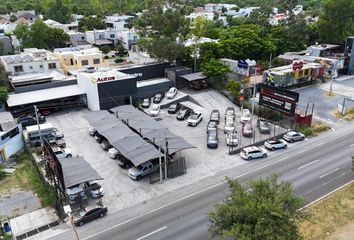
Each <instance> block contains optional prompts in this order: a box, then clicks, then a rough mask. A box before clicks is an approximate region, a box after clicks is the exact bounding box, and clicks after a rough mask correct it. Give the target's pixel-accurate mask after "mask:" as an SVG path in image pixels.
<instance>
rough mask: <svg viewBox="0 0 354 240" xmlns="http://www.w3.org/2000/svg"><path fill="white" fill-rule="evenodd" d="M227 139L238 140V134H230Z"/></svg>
mask: <svg viewBox="0 0 354 240" xmlns="http://www.w3.org/2000/svg"><path fill="white" fill-rule="evenodd" d="M227 137H228V138H229V139H236V138H237V135H236V133H230V134H228V135H227Z"/></svg>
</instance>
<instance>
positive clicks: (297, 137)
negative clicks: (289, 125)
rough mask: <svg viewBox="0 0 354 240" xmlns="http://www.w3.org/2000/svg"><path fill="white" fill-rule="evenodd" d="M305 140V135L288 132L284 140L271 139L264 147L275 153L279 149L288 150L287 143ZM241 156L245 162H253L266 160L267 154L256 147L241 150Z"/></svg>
mask: <svg viewBox="0 0 354 240" xmlns="http://www.w3.org/2000/svg"><path fill="white" fill-rule="evenodd" d="M303 140H305V135H304V134H302V133H299V132H296V131H288V132H287V133H285V134H284V135H283V139H269V140H267V141H265V142H264V147H265V148H266V149H268V150H271V151H274V150H277V149H286V148H287V147H288V144H287V142H290V143H293V142H295V141H303ZM240 156H241V157H242V158H243V159H245V160H252V159H254V158H265V157H267V152H266V151H265V150H264V149H262V148H260V147H256V146H251V147H245V148H243V149H242V150H241V152H240Z"/></svg>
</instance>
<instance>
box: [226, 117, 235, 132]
mask: <svg viewBox="0 0 354 240" xmlns="http://www.w3.org/2000/svg"><path fill="white" fill-rule="evenodd" d="M234 131H235V121H234V119H233V118H232V117H228V118H226V120H225V126H224V133H228V132H234Z"/></svg>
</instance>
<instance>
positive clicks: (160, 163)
mask: <svg viewBox="0 0 354 240" xmlns="http://www.w3.org/2000/svg"><path fill="white" fill-rule="evenodd" d="M158 144H159V152H160V155H159V165H160V184H162V162H161V138H160V134H159V141H158Z"/></svg>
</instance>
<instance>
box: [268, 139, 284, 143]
mask: <svg viewBox="0 0 354 240" xmlns="http://www.w3.org/2000/svg"><path fill="white" fill-rule="evenodd" d="M266 142H269V143H276V142H282V141H280V140H279V139H269V140H267V141H266Z"/></svg>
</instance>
